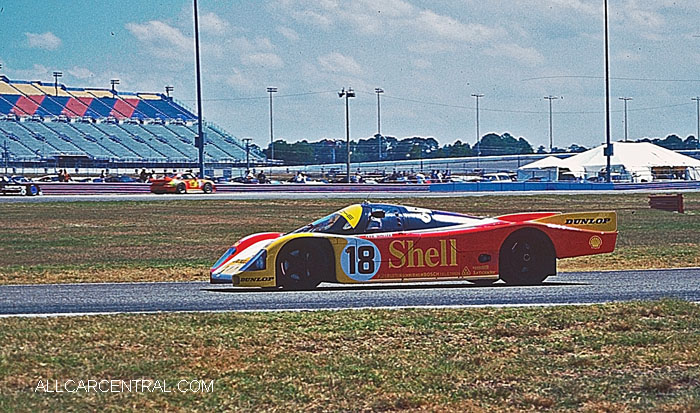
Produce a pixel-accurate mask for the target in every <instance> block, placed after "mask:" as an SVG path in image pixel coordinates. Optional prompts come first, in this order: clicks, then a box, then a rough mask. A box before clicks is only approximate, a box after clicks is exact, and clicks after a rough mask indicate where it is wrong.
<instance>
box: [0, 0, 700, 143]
mask: <svg viewBox="0 0 700 413" xmlns="http://www.w3.org/2000/svg"><path fill="white" fill-rule="evenodd" d="M198 7H199V19H200V38H201V51H202V54H201V66H202V97H203V109H202V113H203V115H204V118H205V119H206V120H207V121H209V122H212V123H214V124H217V125H219V126H221V127H223V128H224V129H225V130H227V131H228V132H229V133H231V134H232V135H234V136H236V137H239V138H244V137H250V138H252V139H253V142H254V143H256V144H258V145H259V146H261V147H266V146H267V145H268V143H269V141H270V112H269V110H270V108H269V95H268V93H267V92H266V89H267V87H277V88H278V92H277V93H275V94H274V97H273V118H274V136H275V139H285V140H287V141H288V142H293V141H298V140H302V139H306V140H308V141H318V140H321V139H325V138H328V139H345V106H344V105H345V100H344V99H340V98H338V91H340V90H341V89H342V88H348V87H349V88H352V89H353V90H354V91H355V92H356V97H355V98H353V99H350V100H349V112H350V135H351V139H354V140H357V139H361V138H367V137H370V136H372V135H374V134H375V133H377V128H378V126H379V125H378V124H377V95H376V94H375V92H374V90H375V88H382V89H383V90H384V93H383V94H382V95H381V96H380V99H381V101H380V102H381V125H380V127H381V132H382V134H383V135H389V136H395V137H397V138H404V137H411V136H423V137H429V136H431V137H434V138H435V139H437V140H438V142H440V144H451V143H453V142H454V141H456V140H461V141H462V142H467V143H470V144H473V142H475V141H476V98H474V97H472V94H483V95H484V96H483V97H482V98H480V99H479V129H480V132H481V135H482V136H483V135H484V134H486V133H489V132H495V133H498V134H503V133H505V132H508V133H510V134H511V135H513V136H515V137H516V138H518V137H524V138H525V139H527V140H528V141H529V142H530V143H531V144H532V145H533V146H534V147H537V146H539V145H544V146H546V147H548V146H549V119H550V118H549V103H550V102H549V100H547V99H545V96H555V97H557V98H558V99H556V100H553V101H552V112H553V113H552V128H553V129H552V135H553V141H554V145H555V146H559V147H568V146H569V145H571V144H573V143H576V144H579V145H584V146H587V147H591V146H595V145H598V144H600V143H602V142H604V141H605V84H604V80H603V76H604V7H603V0H595V1H593V0H590V1H589V0H510V1H496V0H432V1H420V0H352V1H341V0H337V1H336V0H270V1H268V0H258V1H245V0H241V1H214V0H199V1H198ZM608 10H609V17H610V18H609V22H610V76H611V86H610V88H611V102H610V104H611V106H610V107H611V132H612V139H613V140H619V139H622V138H623V137H624V111H623V101H621V100H619V98H620V97H631V98H632V100H630V101H628V112H627V117H628V123H627V126H628V133H629V137H630V138H631V139H637V138H643V137H665V136H666V135H668V134H677V135H679V136H680V137H681V138H684V139H685V138H686V137H687V136H688V135H695V134H696V128H697V110H696V109H697V107H696V102H694V101H692V100H691V98H692V97H695V96H699V95H700V27H699V26H698V24H697V21H698V18H699V17H700V2H698V1H697V0H676V1H671V0H655V1H642V0H609V6H608ZM0 45H1V46H0V63H1V64H2V66H3V67H2V69H0V74H3V75H5V76H7V77H8V78H10V79H12V80H41V81H44V82H50V83H52V82H53V77H52V72H53V71H56V70H58V71H62V72H63V74H64V75H63V77H62V78H61V79H60V81H61V83H64V84H66V85H67V86H72V87H101V88H109V87H110V83H109V80H110V79H114V78H116V79H119V80H120V84H119V86H118V87H117V90H123V91H129V92H161V93H163V92H164V87H165V86H166V85H172V86H173V87H174V91H173V92H172V96H173V97H174V98H175V99H176V100H177V101H179V102H181V103H183V104H184V105H185V106H186V107H188V108H190V109H191V110H192V111H193V112H195V113H196V110H197V109H196V108H197V105H196V100H195V97H196V82H195V63H194V62H195V57H194V56H195V54H194V17H193V5H192V1H181V0H167V1H165V0H162V1H154V0H149V1H142V0H139V1H135V0H121V1H120V2H107V1H87V0H73V1H58V0H41V1H38V0H9V1H2V0H0Z"/></svg>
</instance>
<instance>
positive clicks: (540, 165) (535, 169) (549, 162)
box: [518, 156, 568, 181]
mask: <svg viewBox="0 0 700 413" xmlns="http://www.w3.org/2000/svg"><path fill="white" fill-rule="evenodd" d="M564 162H565V161H564V159H561V158H557V157H556V156H548V157H546V158H542V159H540V160H537V161H535V162H532V163H529V164H527V165H524V166H522V167H520V168H519V169H518V181H527V180H528V179H535V178H537V179H544V180H547V181H557V180H559V173H560V172H562V170H565V171H568V168H567V167H566V165H565V163H564Z"/></svg>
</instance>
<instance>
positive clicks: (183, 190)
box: [177, 183, 187, 194]
mask: <svg viewBox="0 0 700 413" xmlns="http://www.w3.org/2000/svg"><path fill="white" fill-rule="evenodd" d="M177 193H178V194H184V193H187V187H186V186H185V184H182V183H181V184H178V185H177Z"/></svg>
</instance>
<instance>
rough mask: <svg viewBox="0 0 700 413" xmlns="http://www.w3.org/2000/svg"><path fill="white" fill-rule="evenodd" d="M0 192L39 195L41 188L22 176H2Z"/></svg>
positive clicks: (4, 193)
mask: <svg viewBox="0 0 700 413" xmlns="http://www.w3.org/2000/svg"><path fill="white" fill-rule="evenodd" d="M0 193H1V194H3V195H23V196H24V195H26V196H34V195H41V188H40V187H39V185H38V184H37V183H35V182H32V181H30V180H29V179H27V178H25V177H23V176H11V177H8V176H3V177H1V178H0Z"/></svg>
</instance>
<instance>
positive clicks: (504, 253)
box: [498, 228, 556, 285]
mask: <svg viewBox="0 0 700 413" xmlns="http://www.w3.org/2000/svg"><path fill="white" fill-rule="evenodd" d="M499 255H500V257H499V260H498V266H499V273H500V278H501V279H502V280H503V281H505V282H506V284H515V285H534V284H540V283H542V281H544V280H545V278H547V277H548V276H549V275H552V274H554V273H556V254H555V252H554V246H553V245H552V241H550V239H549V237H547V235H545V234H544V233H543V232H541V231H539V230H536V229H534V228H525V229H521V230H518V231H516V232H514V233H512V234H510V235H509V236H508V238H506V240H505V241H504V242H503V245H502V246H501V250H500V254H499Z"/></svg>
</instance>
